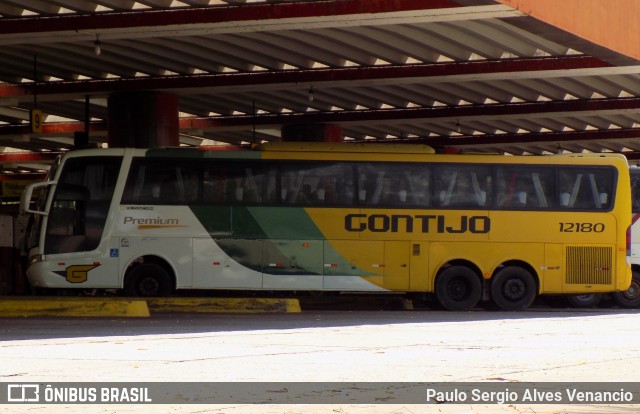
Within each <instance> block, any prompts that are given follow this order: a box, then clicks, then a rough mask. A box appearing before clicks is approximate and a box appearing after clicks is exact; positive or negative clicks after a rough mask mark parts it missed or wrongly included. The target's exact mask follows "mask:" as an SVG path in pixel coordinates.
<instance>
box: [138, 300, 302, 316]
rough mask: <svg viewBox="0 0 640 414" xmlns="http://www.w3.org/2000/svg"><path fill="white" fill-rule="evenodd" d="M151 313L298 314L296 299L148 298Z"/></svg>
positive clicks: (298, 307)
mask: <svg viewBox="0 0 640 414" xmlns="http://www.w3.org/2000/svg"><path fill="white" fill-rule="evenodd" d="M147 304H148V306H149V310H150V311H151V313H155V312H157V313H162V312H166V313H169V312H194V313H215V312H227V313H295V312H300V311H301V310H300V302H298V299H277V298H276V299H270V298H149V299H147Z"/></svg>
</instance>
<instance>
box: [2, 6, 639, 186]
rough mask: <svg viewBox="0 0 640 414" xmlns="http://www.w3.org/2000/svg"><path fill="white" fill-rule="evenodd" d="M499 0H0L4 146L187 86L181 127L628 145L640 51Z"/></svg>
mask: <svg viewBox="0 0 640 414" xmlns="http://www.w3.org/2000/svg"><path fill="white" fill-rule="evenodd" d="M503 3H504V2H499V1H492V0H341V1H340V0H336V1H275V0H273V1H266V0H255V1H251V0H139V1H132V0H95V1H85V0H28V1H27V0H20V1H18V0H0V62H2V64H1V65H0V151H2V152H0V157H1V156H2V154H8V153H12V152H14V151H29V152H32V153H35V154H37V156H36V157H35V158H31V159H30V160H29V163H32V162H33V160H36V161H37V160H41V161H46V159H48V158H49V157H50V154H52V153H57V152H60V151H65V150H68V149H70V148H71V147H72V145H73V134H74V132H76V131H82V130H84V128H85V125H86V123H89V124H90V139H91V141H93V142H95V143H97V144H104V143H105V142H106V139H107V138H106V135H107V134H106V131H107V125H108V119H107V98H108V96H109V95H110V94H112V93H115V92H126V91H142V90H153V91H163V92H167V93H171V94H175V95H177V96H178V97H179V110H180V124H179V125H180V142H181V143H182V144H184V145H211V144H213V143H218V142H224V143H232V144H241V143H249V142H263V141H274V140H280V138H281V127H282V126H283V125H287V124H317V123H327V124H332V125H337V126H339V127H340V130H341V132H342V135H343V139H344V140H345V141H363V140H367V141H385V142H400V141H403V142H420V143H424V144H429V145H432V146H434V147H449V148H455V149H462V150H465V151H480V152H498V153H507V154H544V153H557V152H582V151H589V152H603V151H604V152H624V153H625V154H627V156H628V157H629V158H630V159H633V158H634V157H635V154H636V153H637V152H638V151H640V140H638V139H637V137H638V136H639V135H640V111H639V108H640V75H639V74H638V73H639V72H640V66H638V65H637V62H636V60H634V59H632V58H630V57H627V56H623V55H621V54H619V53H615V52H613V51H611V50H609V49H605V48H604V47H601V46H598V45H595V44H593V43H590V42H588V41H586V40H585V39H581V38H579V37H578V36H576V35H573V34H571V33H568V32H565V31H563V30H560V29H558V28H555V27H553V26H551V25H549V24H547V23H544V22H542V21H539V20H536V19H535V18H533V17H531V16H529V15H527V14H525V13H523V12H522V11H520V10H518V9H517V8H514V7H510V6H509V5H506V4H503ZM34 107H37V108H38V109H39V110H41V111H42V112H43V114H44V128H43V131H42V132H41V133H32V131H31V128H30V126H29V119H30V113H29V111H30V110H31V109H33V108H34ZM87 121H88V122H87ZM0 161H1V160H0ZM29 163H27V162H26V161H24V162H15V161H12V162H11V163H9V162H5V163H4V164H3V165H4V167H5V168H4V169H3V168H0V174H2V173H3V171H5V172H6V171H8V170H10V169H15V170H16V171H22V170H23V169H25V168H27V169H28V168H31V167H29V165H27V164H29ZM32 167H33V166H32ZM21 168H22V169H21Z"/></svg>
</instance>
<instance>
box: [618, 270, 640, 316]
mask: <svg viewBox="0 0 640 414" xmlns="http://www.w3.org/2000/svg"><path fill="white" fill-rule="evenodd" d="M612 296H613V301H614V302H615V303H616V305H618V306H620V307H621V308H637V307H638V306H640V272H638V271H635V270H634V271H633V277H632V278H631V286H629V289H627V290H625V291H624V292H613V294H612Z"/></svg>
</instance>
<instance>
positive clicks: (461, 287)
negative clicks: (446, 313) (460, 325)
mask: <svg viewBox="0 0 640 414" xmlns="http://www.w3.org/2000/svg"><path fill="white" fill-rule="evenodd" d="M481 296H482V284H481V283H480V279H479V278H478V275H476V273H475V272H474V271H473V270H471V269H469V268H468V267H465V266H451V267H449V268H447V269H445V270H444V271H443V272H442V273H441V274H440V275H439V276H438V279H437V280H436V298H437V299H438V302H440V304H441V305H442V306H444V308H445V309H448V310H451V311H467V310H470V309H471V308H473V307H474V306H476V304H477V303H478V301H480V298H481Z"/></svg>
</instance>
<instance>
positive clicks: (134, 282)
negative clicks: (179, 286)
mask: <svg viewBox="0 0 640 414" xmlns="http://www.w3.org/2000/svg"><path fill="white" fill-rule="evenodd" d="M171 290H172V289H171V277H170V275H169V272H167V270H166V269H165V268H164V267H162V266H160V265H159V264H156V263H144V264H141V265H138V266H136V267H134V268H133V269H131V271H130V272H129V274H128V275H127V278H126V280H125V285H124V293H125V295H127V296H142V297H155V296H167V295H169V294H170V293H171Z"/></svg>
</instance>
